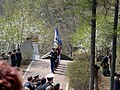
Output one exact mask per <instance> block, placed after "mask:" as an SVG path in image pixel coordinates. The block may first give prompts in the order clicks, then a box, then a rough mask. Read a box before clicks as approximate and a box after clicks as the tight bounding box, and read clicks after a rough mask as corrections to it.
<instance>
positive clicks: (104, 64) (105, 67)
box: [100, 56, 110, 76]
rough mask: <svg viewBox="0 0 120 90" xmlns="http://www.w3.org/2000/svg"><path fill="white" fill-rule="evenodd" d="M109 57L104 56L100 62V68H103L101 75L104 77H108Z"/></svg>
mask: <svg viewBox="0 0 120 90" xmlns="http://www.w3.org/2000/svg"><path fill="white" fill-rule="evenodd" d="M108 62H109V57H108V56H105V57H104V58H103V60H102V61H101V64H100V65H101V66H102V68H103V75H104V76H110V70H109V63H108Z"/></svg>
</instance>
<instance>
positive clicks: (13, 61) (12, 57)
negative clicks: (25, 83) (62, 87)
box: [11, 54, 16, 66]
mask: <svg viewBox="0 0 120 90" xmlns="http://www.w3.org/2000/svg"><path fill="white" fill-rule="evenodd" d="M11 66H16V56H15V54H11Z"/></svg>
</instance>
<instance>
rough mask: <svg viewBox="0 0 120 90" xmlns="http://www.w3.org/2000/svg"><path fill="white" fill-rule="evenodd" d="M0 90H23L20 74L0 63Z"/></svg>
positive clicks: (16, 70)
mask: <svg viewBox="0 0 120 90" xmlns="http://www.w3.org/2000/svg"><path fill="white" fill-rule="evenodd" d="M0 90H23V86H22V74H21V72H20V71H19V70H18V69H16V68H14V67H11V66H10V65H8V64H7V63H5V62H0Z"/></svg>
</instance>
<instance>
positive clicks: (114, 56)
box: [110, 0, 119, 90]
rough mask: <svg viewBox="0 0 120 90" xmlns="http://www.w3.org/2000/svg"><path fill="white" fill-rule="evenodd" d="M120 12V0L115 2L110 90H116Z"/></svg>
mask: <svg viewBox="0 0 120 90" xmlns="http://www.w3.org/2000/svg"><path fill="white" fill-rule="evenodd" d="M118 10H119V0H115V13H114V27H113V48H112V63H111V75H110V90H114V73H115V65H116V43H117V26H118Z"/></svg>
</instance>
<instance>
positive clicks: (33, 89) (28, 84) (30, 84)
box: [24, 76, 35, 90]
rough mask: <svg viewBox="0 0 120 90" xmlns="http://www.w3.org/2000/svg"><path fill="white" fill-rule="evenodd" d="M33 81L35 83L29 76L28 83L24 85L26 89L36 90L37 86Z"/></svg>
mask: <svg viewBox="0 0 120 90" xmlns="http://www.w3.org/2000/svg"><path fill="white" fill-rule="evenodd" d="M32 81H33V77H32V76H29V77H28V78H27V82H26V83H25V84H24V87H28V88H29V89H30V90H35V85H34V83H33V82H32Z"/></svg>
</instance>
